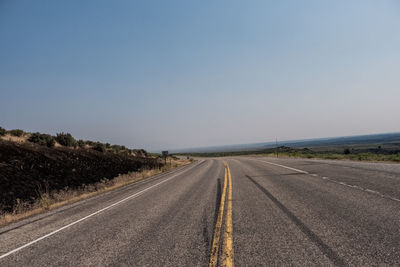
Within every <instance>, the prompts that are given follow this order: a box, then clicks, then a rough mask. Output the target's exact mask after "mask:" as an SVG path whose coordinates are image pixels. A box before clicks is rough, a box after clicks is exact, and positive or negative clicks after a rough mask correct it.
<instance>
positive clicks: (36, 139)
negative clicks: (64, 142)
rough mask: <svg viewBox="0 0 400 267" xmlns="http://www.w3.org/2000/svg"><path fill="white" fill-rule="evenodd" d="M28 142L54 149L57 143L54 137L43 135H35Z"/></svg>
mask: <svg viewBox="0 0 400 267" xmlns="http://www.w3.org/2000/svg"><path fill="white" fill-rule="evenodd" d="M28 141H29V142H32V143H36V144H39V145H41V146H47V147H54V145H55V143H56V140H55V139H54V136H51V135H49V134H41V133H33V134H32V135H31V136H30V137H29V139H28Z"/></svg>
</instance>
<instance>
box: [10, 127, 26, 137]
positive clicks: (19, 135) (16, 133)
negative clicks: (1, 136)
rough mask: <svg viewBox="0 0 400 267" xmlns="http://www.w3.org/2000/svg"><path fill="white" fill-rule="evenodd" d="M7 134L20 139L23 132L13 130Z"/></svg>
mask: <svg viewBox="0 0 400 267" xmlns="http://www.w3.org/2000/svg"><path fill="white" fill-rule="evenodd" d="M8 133H9V134H11V135H13V136H17V137H21V136H23V135H24V131H23V130H21V129H14V130H10V131H8Z"/></svg>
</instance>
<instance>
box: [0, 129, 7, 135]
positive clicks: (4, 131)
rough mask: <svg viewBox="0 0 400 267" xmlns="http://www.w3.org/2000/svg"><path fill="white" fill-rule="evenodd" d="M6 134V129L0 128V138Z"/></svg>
mask: <svg viewBox="0 0 400 267" xmlns="http://www.w3.org/2000/svg"><path fill="white" fill-rule="evenodd" d="M6 133H7V131H6V129H4V128H3V127H0V136H3V135H5V134H6Z"/></svg>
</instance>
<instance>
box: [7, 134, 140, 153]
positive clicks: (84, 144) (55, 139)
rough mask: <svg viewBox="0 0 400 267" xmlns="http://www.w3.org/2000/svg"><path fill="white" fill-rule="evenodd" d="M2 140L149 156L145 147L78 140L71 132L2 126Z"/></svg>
mask: <svg viewBox="0 0 400 267" xmlns="http://www.w3.org/2000/svg"><path fill="white" fill-rule="evenodd" d="M0 140H6V141H12V142H17V143H27V142H28V143H33V144H38V145H41V146H47V147H68V148H74V149H76V148H85V149H93V150H95V151H98V152H113V153H124V154H131V155H141V156H148V154H147V152H146V151H145V150H144V149H129V148H127V147H125V146H121V145H111V144H109V143H102V142H97V141H90V140H76V139H75V138H74V137H73V136H72V135H71V134H70V133H64V132H61V133H57V134H56V135H55V136H53V135H50V134H44V133H39V132H35V133H30V132H25V131H23V130H21V129H12V130H6V129H4V128H3V127H0Z"/></svg>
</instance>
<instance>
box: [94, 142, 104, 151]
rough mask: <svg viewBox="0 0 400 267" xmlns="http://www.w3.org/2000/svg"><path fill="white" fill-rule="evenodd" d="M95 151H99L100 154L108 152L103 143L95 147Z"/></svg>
mask: <svg viewBox="0 0 400 267" xmlns="http://www.w3.org/2000/svg"><path fill="white" fill-rule="evenodd" d="M92 149H93V150H96V151H99V152H105V151H106V146H105V145H104V144H102V143H96V144H95V145H94V146H93V147H92Z"/></svg>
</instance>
